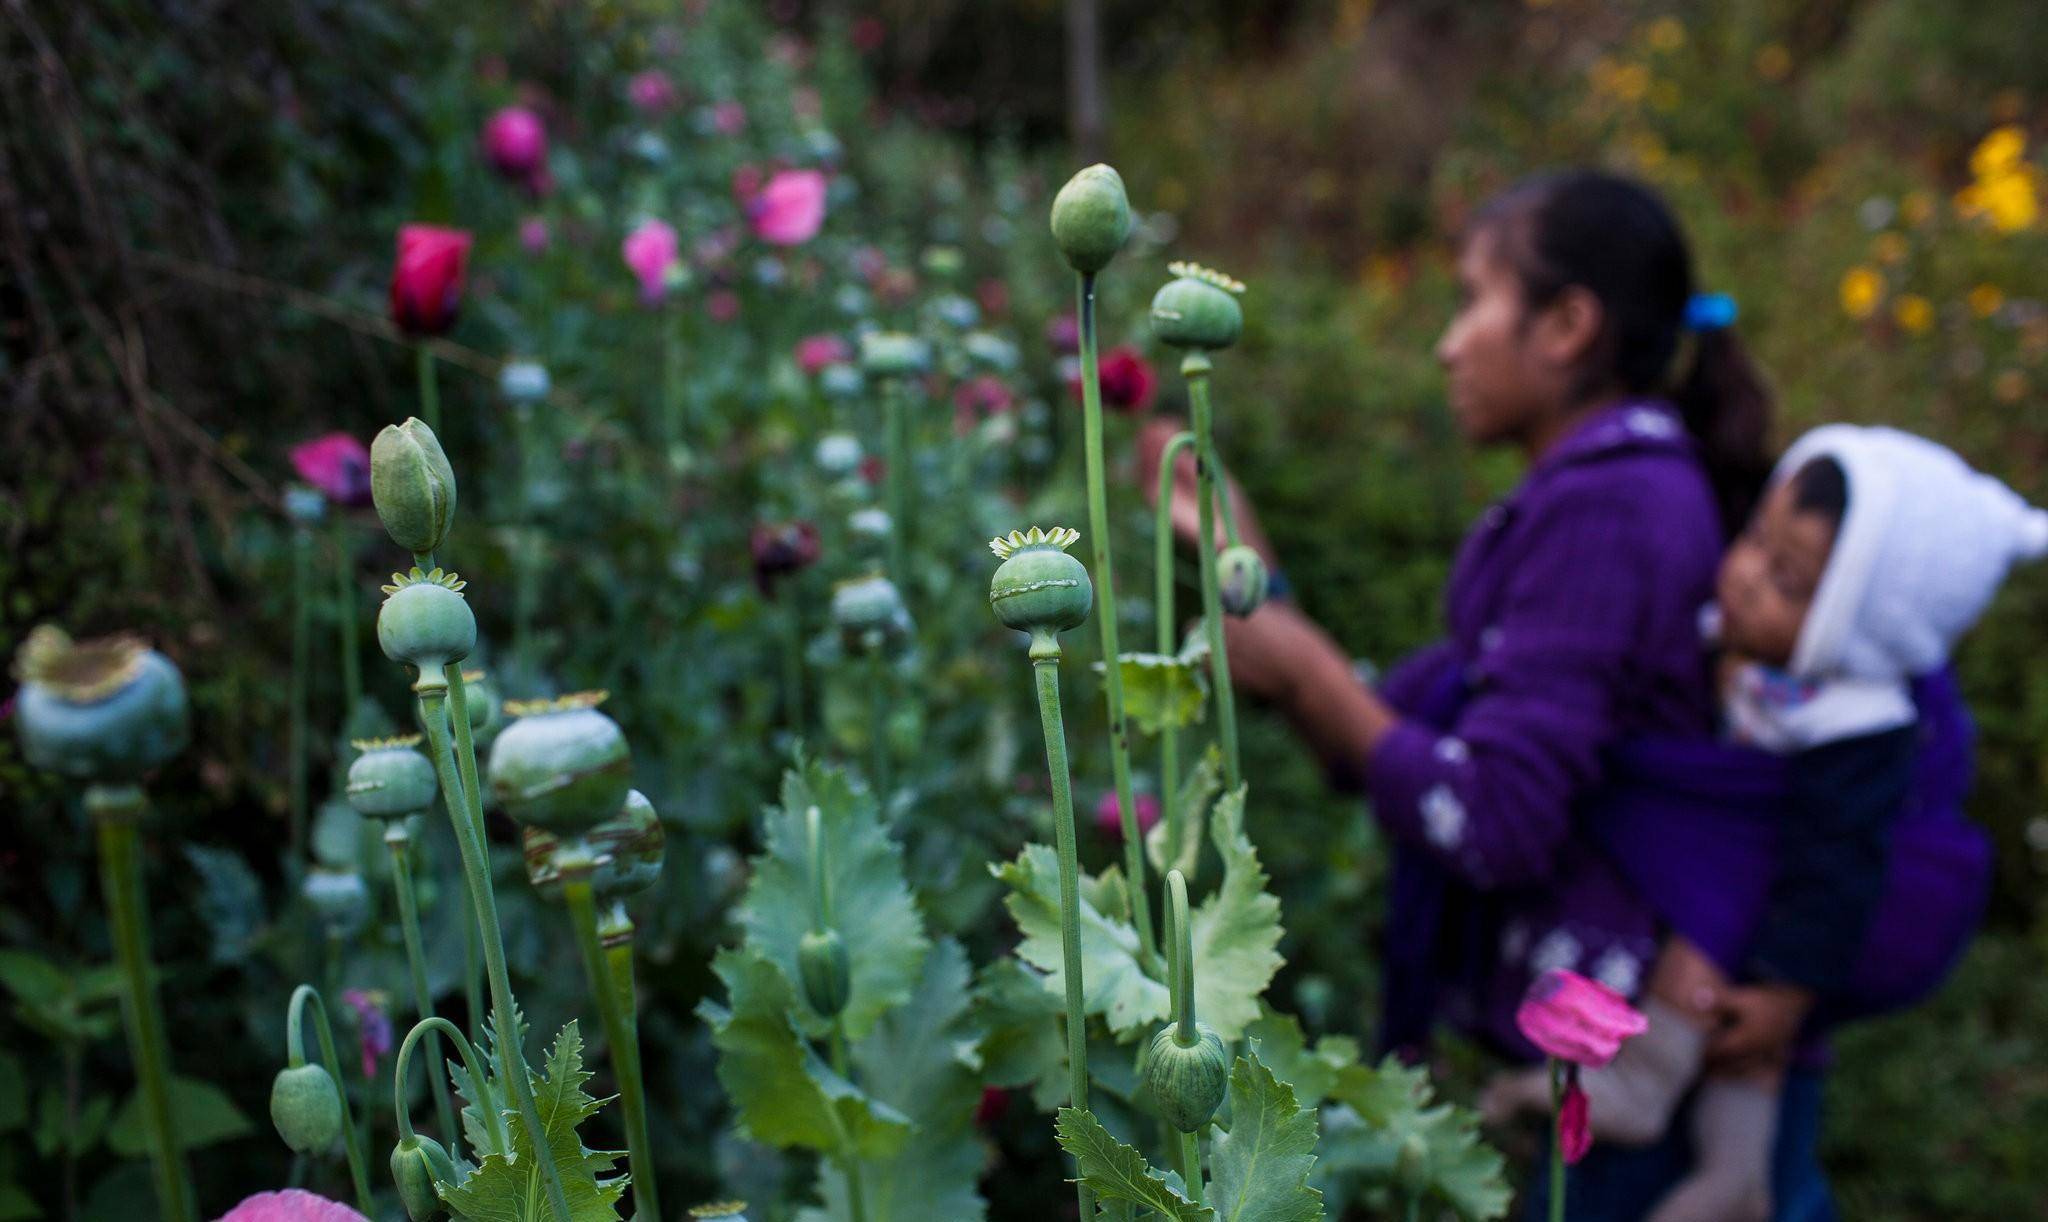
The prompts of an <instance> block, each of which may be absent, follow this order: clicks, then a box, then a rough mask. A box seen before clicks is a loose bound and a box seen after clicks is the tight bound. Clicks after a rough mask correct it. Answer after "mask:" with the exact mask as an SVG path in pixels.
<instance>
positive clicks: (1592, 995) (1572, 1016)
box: [1515, 968, 1649, 1069]
mask: <svg viewBox="0 0 2048 1222" xmlns="http://www.w3.org/2000/svg"><path fill="white" fill-rule="evenodd" d="M1515 1025H1516V1026H1517V1027H1520V1028H1521V1030H1522V1034H1523V1035H1524V1036H1527V1037H1528V1040H1529V1042H1530V1043H1532V1044H1534V1045H1536V1047H1538V1048H1540V1049H1542V1050H1543V1052H1544V1054H1545V1055H1547V1056H1552V1057H1556V1058H1557V1059H1558V1060H1560V1061H1569V1062H1571V1063H1572V1064H1574V1065H1584V1066H1585V1067H1586V1068H1588V1069H1599V1068H1600V1067H1601V1066H1603V1065H1605V1064H1607V1063H1608V1062H1609V1061H1612V1060H1613V1059H1614V1056H1615V1054H1616V1053H1618V1052H1620V1051H1621V1045H1622V1041H1624V1040H1626V1039H1628V1038H1630V1037H1631V1036H1636V1035H1641V1034H1642V1033H1643V1028H1645V1027H1647V1026H1649V1020H1648V1019H1646V1018H1644V1017H1643V1015H1642V1012H1641V1011H1639V1010H1637V1009H1636V1008H1635V1007H1634V1006H1632V1005H1630V1004H1628V999H1627V998H1625V997H1623V996H1622V995H1621V994H1619V993H1617V992H1615V991H1614V990H1613V989H1610V988H1608V987H1607V986H1606V985H1604V984H1601V983H1600V982H1599V981H1597V980H1589V979H1587V978H1586V977H1584V976H1581V975H1579V974H1578V973H1577V972H1570V971H1566V970H1564V969H1563V968H1553V969H1552V970H1550V971H1547V972H1545V973H1543V974H1542V975H1541V976H1538V977H1537V978H1536V979H1535V981H1534V982H1533V983H1531V984H1530V985H1529V991H1528V993H1527V994H1525V995H1524V996H1523V998H1522V1005H1521V1008H1520V1009H1518V1010H1516V1011H1515Z"/></svg>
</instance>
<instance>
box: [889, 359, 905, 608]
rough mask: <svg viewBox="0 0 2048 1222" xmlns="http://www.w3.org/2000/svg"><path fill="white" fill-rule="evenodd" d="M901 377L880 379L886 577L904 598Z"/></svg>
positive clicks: (903, 457) (903, 480)
mask: <svg viewBox="0 0 2048 1222" xmlns="http://www.w3.org/2000/svg"><path fill="white" fill-rule="evenodd" d="M903 430H904V420H903V379H901V378H898V377H888V378H884V379H882V445H883V448H884V455H885V463H884V468H883V472H882V479H883V482H884V495H885V497H886V498H887V500H888V508H889V541H888V542H889V580H891V581H893V582H895V583H896V588H897V589H898V590H900V591H901V592H902V594H903V597H904V599H905V600H908V599H909V598H910V596H911V588H910V572H909V568H908V565H909V561H908V560H907V559H905V557H906V555H907V554H908V547H909V543H908V540H909V537H910V504H909V493H910V454H909V450H910V447H909V445H908V444H907V443H906V441H905V439H904V432H903Z"/></svg>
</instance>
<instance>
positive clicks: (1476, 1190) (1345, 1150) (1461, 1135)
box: [1317, 1057, 1510, 1222]
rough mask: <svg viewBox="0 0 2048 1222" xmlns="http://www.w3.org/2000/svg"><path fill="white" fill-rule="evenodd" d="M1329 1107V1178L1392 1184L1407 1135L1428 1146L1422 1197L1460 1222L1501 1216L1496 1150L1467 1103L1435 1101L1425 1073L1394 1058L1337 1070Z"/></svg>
mask: <svg viewBox="0 0 2048 1222" xmlns="http://www.w3.org/2000/svg"><path fill="white" fill-rule="evenodd" d="M1330 1098H1331V1100H1332V1101H1333V1102H1334V1103H1336V1104H1337V1105H1338V1106H1335V1107H1332V1108H1331V1109H1330V1110H1329V1111H1328V1113H1327V1124H1326V1127H1325V1133H1324V1137H1323V1159H1324V1165H1323V1166H1321V1167H1319V1168H1318V1169H1317V1170H1318V1172H1319V1174H1320V1175H1321V1176H1324V1177H1329V1178H1331V1179H1339V1178H1350V1179H1353V1180H1356V1181H1360V1182H1363V1183H1366V1184H1376V1185H1378V1184H1384V1185H1391V1184H1392V1182H1393V1176H1394V1168H1395V1164H1396V1160H1398V1158H1399V1157H1400V1151H1401V1146H1402V1144H1403V1143H1404V1142H1405V1141H1406V1140H1407V1138H1408V1137H1409V1136H1411V1135H1413V1136H1415V1137H1417V1138H1419V1139H1420V1140H1421V1142H1422V1146H1423V1149H1424V1150H1425V1151H1427V1158H1426V1159H1425V1161H1424V1164H1423V1165H1424V1174H1425V1177H1426V1178H1425V1187H1424V1195H1425V1196H1426V1197H1427V1198H1429V1199H1432V1200H1436V1201H1440V1202H1442V1203H1443V1204H1444V1205H1446V1206H1448V1207H1449V1208H1451V1209H1452V1210H1453V1211H1455V1212H1456V1213H1457V1215H1458V1216H1459V1217H1460V1218H1463V1219H1465V1222H1491V1220H1492V1219H1496V1218H1502V1217H1506V1216H1507V1212H1508V1204H1509V1199H1510V1194H1509V1191H1508V1185H1507V1178H1506V1163H1505V1160H1503V1159H1502V1158H1501V1155H1500V1152H1499V1151H1497V1150H1495V1149H1493V1148H1492V1147H1491V1146H1488V1145H1487V1144H1485V1143H1484V1142H1483V1141H1481V1140H1480V1136H1479V1118H1478V1116H1477V1115H1476V1114H1475V1113H1473V1112H1472V1111H1470V1110H1469V1109H1466V1108H1461V1107H1455V1106H1453V1105H1450V1104H1436V1103H1434V1102H1433V1101H1434V1099H1435V1091H1434V1089H1433V1088H1432V1087H1431V1085H1430V1081H1429V1074H1428V1072H1427V1071H1425V1070H1423V1069H1421V1068H1409V1067H1407V1066H1404V1065H1402V1064H1401V1063H1400V1062H1399V1061H1398V1060H1396V1059H1394V1058H1393V1057H1388V1058H1386V1059H1385V1060H1383V1061H1381V1062H1380V1064H1379V1065H1378V1066H1377V1067H1376V1068H1375V1067H1370V1066H1365V1065H1353V1066H1350V1067H1348V1068H1346V1069H1344V1070H1342V1071H1341V1072H1339V1073H1338V1075H1337V1082H1336V1086H1335V1088H1334V1089H1333V1090H1332V1092H1331V1095H1330Z"/></svg>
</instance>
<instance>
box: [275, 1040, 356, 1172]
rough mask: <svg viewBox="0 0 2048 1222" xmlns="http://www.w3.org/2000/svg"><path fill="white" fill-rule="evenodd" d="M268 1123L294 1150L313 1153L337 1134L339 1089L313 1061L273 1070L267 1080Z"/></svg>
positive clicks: (339, 1123) (320, 1066)
mask: <svg viewBox="0 0 2048 1222" xmlns="http://www.w3.org/2000/svg"><path fill="white" fill-rule="evenodd" d="M270 1123H271V1124H273V1125H275V1126H277V1135H278V1136H279V1137H282V1138H283V1139H284V1144H285V1145H286V1146H288V1147H290V1148H291V1150H292V1152H293V1153H295V1154H316V1153H318V1152H320V1151H322V1150H325V1149H326V1148H327V1147H329V1146H331V1145H333V1144H334V1139H335V1138H337V1137H340V1136H341V1092H340V1090H339V1089H338V1088H336V1086H335V1084H334V1078H333V1076H332V1075H330V1074H329V1073H328V1072H327V1069H326V1067H325V1066H322V1065H319V1064H317V1063H314V1062H311V1061H309V1062H307V1063H306V1064H304V1065H294V1066H289V1067H287V1068H284V1069H280V1070H278V1071H277V1077H275V1078H273V1079H272V1080H271V1083H270Z"/></svg>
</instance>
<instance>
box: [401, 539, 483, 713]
mask: <svg viewBox="0 0 2048 1222" xmlns="http://www.w3.org/2000/svg"><path fill="white" fill-rule="evenodd" d="M391 581H392V584H390V585H388V586H385V587H384V593H385V595H386V597H385V599H384V605H383V607H382V608H380V609H379V610H378V612H377V644H379V645H381V646H383V647H384V656H385V657H387V658H390V659H391V660H392V661H394V662H409V663H411V664H412V665H413V666H415V667H417V668H419V672H420V683H421V685H422V686H425V687H440V686H443V685H444V684H445V682H446V681H445V680H444V679H443V678H442V675H441V669H442V668H443V667H445V666H446V665H448V663H450V662H460V661H461V660H462V659H464V658H466V657H468V656H469V651H470V650H472V649H475V648H476V613H475V612H473V611H471V610H470V609H469V600H468V599H466V598H464V597H463V596H462V588H463V586H464V585H466V584H467V583H466V582H464V581H462V580H461V579H460V578H458V577H457V576H456V575H455V574H453V573H447V572H443V571H442V570H440V569H438V568H437V569H435V570H434V571H433V572H431V573H424V574H423V573H421V572H420V571H419V570H418V569H414V570H412V572H410V573H394V574H392V575H391Z"/></svg>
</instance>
